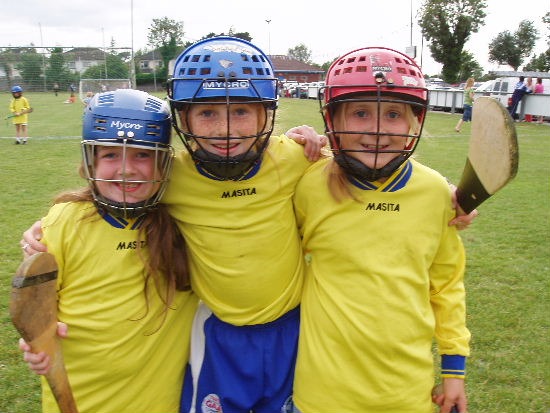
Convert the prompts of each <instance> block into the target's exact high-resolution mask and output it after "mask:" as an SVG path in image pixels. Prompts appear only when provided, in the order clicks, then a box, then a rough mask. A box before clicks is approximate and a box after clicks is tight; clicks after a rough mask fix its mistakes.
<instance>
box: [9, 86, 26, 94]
mask: <svg viewBox="0 0 550 413" xmlns="http://www.w3.org/2000/svg"><path fill="white" fill-rule="evenodd" d="M21 92H23V88H22V87H21V86H19V85H15V86H13V87H12V88H11V93H21Z"/></svg>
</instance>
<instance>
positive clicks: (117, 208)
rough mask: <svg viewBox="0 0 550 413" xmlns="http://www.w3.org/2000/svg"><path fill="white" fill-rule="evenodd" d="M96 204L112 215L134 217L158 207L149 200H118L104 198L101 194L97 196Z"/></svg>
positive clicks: (125, 217) (99, 208)
mask: <svg viewBox="0 0 550 413" xmlns="http://www.w3.org/2000/svg"><path fill="white" fill-rule="evenodd" d="M95 204H96V205H97V209H98V210H100V211H105V212H107V213H109V214H110V215H112V216H114V217H117V218H124V219H133V218H138V217H139V216H141V215H143V214H145V213H146V212H149V211H151V210H153V209H155V208H156V204H155V205H152V204H147V201H141V202H134V203H130V202H116V201H112V200H110V199H107V198H104V197H103V196H101V195H97V196H96V197H95Z"/></svg>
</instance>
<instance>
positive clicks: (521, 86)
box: [508, 76, 533, 119]
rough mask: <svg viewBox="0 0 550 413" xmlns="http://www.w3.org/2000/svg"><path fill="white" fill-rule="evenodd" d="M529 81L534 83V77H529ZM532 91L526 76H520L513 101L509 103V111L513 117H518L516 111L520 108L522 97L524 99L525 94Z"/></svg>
mask: <svg viewBox="0 0 550 413" xmlns="http://www.w3.org/2000/svg"><path fill="white" fill-rule="evenodd" d="M529 81H530V82H531V83H532V81H533V79H532V78H529V79H528V82H529ZM531 92H532V90H531V88H530V87H529V86H528V83H525V76H520V77H519V81H518V83H516V86H515V87H514V93H513V94H512V101H511V102H510V105H508V112H509V113H510V116H512V118H513V119H517V116H516V111H517V109H518V105H519V102H520V101H521V99H523V95H525V94H526V93H531Z"/></svg>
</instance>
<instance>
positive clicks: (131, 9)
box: [130, 0, 137, 89]
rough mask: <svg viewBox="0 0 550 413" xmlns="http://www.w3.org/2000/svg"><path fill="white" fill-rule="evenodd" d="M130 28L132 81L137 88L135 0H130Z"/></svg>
mask: <svg viewBox="0 0 550 413" xmlns="http://www.w3.org/2000/svg"><path fill="white" fill-rule="evenodd" d="M130 30H131V37H130V38H131V52H130V81H131V82H132V87H134V89H135V88H136V86H137V85H136V67H135V64H134V0H130Z"/></svg>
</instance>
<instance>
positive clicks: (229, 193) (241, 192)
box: [221, 188, 256, 198]
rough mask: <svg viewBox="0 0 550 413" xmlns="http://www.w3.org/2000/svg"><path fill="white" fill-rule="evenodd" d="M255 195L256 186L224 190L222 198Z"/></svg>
mask: <svg viewBox="0 0 550 413" xmlns="http://www.w3.org/2000/svg"><path fill="white" fill-rule="evenodd" d="M245 195H256V188H244V189H235V190H233V191H224V192H223V193H222V196H221V197H222V198H235V197H236V196H245Z"/></svg>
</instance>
